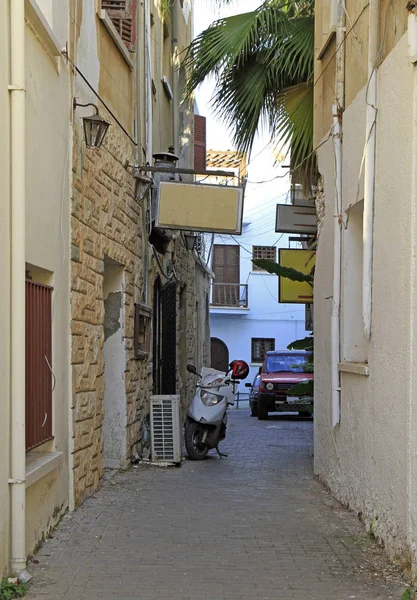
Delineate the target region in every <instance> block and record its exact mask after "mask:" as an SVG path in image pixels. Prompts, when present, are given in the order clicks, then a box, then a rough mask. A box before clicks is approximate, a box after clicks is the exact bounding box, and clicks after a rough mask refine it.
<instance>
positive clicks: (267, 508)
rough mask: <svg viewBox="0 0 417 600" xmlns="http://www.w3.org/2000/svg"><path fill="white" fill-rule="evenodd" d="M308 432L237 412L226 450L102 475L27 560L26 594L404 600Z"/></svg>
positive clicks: (108, 599) (281, 420)
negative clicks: (316, 467)
mask: <svg viewBox="0 0 417 600" xmlns="http://www.w3.org/2000/svg"><path fill="white" fill-rule="evenodd" d="M312 434H313V424H312V423H311V422H310V421H307V420H296V419H294V420H290V419H288V418H287V417H274V416H272V417H271V418H270V419H269V420H268V421H258V420H257V419H251V418H250V417H249V416H248V411H247V409H239V410H238V411H231V414H230V426H229V436H228V438H227V442H226V443H224V444H223V448H224V450H226V451H228V452H229V457H228V458H226V459H223V460H220V459H219V458H218V457H217V456H216V455H215V453H211V456H210V457H209V458H208V459H207V460H205V461H203V462H197V463H195V462H194V463H193V462H190V461H185V462H184V463H183V466H182V467H181V468H180V469H178V468H170V469H163V468H157V467H148V466H139V467H137V468H133V469H132V470H130V471H128V472H124V473H117V474H116V475H114V476H113V477H111V478H108V479H107V482H106V484H105V485H104V487H103V488H102V489H101V490H100V491H99V492H98V493H97V494H96V495H95V496H93V497H92V498H90V499H88V500H87V501H86V502H85V504H84V505H83V506H81V508H80V509H79V510H77V511H76V512H75V513H72V514H69V515H67V516H66V517H65V518H64V519H63V521H62V522H61V524H60V526H59V527H58V529H57V530H56V531H55V533H54V534H53V536H52V537H51V538H50V539H48V540H47V542H46V543H45V544H44V546H43V548H42V549H41V550H40V552H39V554H38V555H37V556H36V557H35V559H34V563H30V564H29V569H30V571H31V572H32V574H33V575H34V580H33V584H32V586H31V591H30V592H29V594H28V597H29V598H30V600H45V598H47V599H49V600H63V599H65V600H75V599H77V600H87V599H88V600H93V599H95V598H101V599H102V600H115V599H119V600H133V599H135V600H151V599H155V600H166V599H168V598H169V599H172V600H191V599H192V600H237V599H242V600H258V599H261V598H262V599H274V600H348V599H352V598H355V600H374V599H375V600H376V599H381V600H382V599H383V600H388V599H389V598H393V599H396V600H399V598H400V597H401V593H402V592H403V591H404V589H405V583H404V582H403V581H402V580H401V577H400V576H399V575H398V573H397V572H396V570H395V569H394V568H393V567H391V566H390V565H389V563H388V562H387V561H386V559H385V557H384V554H383V552H382V550H381V549H380V548H379V547H378V546H377V545H376V544H375V543H374V542H373V541H372V540H371V539H370V538H369V537H368V536H366V534H365V532H364V530H363V528H362V526H361V525H360V523H359V522H358V521H357V519H356V518H355V516H354V515H352V514H351V513H349V512H348V511H346V510H345V509H343V508H342V507H341V506H340V505H339V504H338V503H337V502H335V501H334V500H332V498H331V497H330V496H329V495H328V493H327V492H326V491H325V490H324V489H323V487H322V486H321V485H320V484H319V483H318V482H316V481H315V480H314V479H313V477H312V450H313V447H312ZM37 561H39V562H37Z"/></svg>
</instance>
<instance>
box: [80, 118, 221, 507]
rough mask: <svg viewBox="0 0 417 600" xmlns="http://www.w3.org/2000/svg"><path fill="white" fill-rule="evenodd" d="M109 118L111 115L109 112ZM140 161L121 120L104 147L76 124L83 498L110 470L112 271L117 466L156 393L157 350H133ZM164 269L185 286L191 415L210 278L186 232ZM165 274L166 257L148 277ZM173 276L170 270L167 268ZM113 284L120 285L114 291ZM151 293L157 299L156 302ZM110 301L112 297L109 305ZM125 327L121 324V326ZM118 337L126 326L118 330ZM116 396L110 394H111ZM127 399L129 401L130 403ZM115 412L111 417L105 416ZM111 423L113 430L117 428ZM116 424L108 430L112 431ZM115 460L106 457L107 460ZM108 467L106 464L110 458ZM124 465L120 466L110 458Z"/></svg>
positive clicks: (138, 291)
mask: <svg viewBox="0 0 417 600" xmlns="http://www.w3.org/2000/svg"><path fill="white" fill-rule="evenodd" d="M105 118H108V119H109V120H110V116H109V115H105ZM126 160H130V161H131V160H132V147H131V145H130V142H129V140H128V138H126V137H125V136H124V134H123V132H121V130H120V129H119V128H118V127H117V125H116V124H114V125H113V126H112V127H111V128H110V129H109V132H108V134H107V137H106V140H105V144H104V147H102V148H101V149H100V150H93V149H87V148H86V147H85V145H84V142H83V140H82V137H80V131H75V136H74V153H73V176H74V182H73V185H74V189H73V198H72V210H71V227H72V233H71V316H72V322H71V333H72V335H71V347H72V406H71V408H72V441H73V444H72V446H73V447H72V456H73V481H74V497H75V505H79V504H81V503H82V502H83V501H84V499H85V498H86V497H88V496H89V495H91V494H92V493H93V492H94V491H96V490H97V489H98V487H99V485H100V480H101V478H102V476H103V473H104V465H105V463H104V457H103V449H104V444H105V439H104V434H103V423H104V418H105V411H104V405H105V393H106V392H105V358H104V355H105V352H104V344H105V331H104V325H105V299H106V297H107V296H106V295H105V290H104V287H105V285H104V283H105V281H104V279H105V269H106V266H108V265H110V266H111V265H113V266H116V268H120V269H122V271H123V276H122V285H121V310H120V327H121V328H123V334H122V336H121V340H122V344H123V352H124V365H125V370H124V372H123V373H122V380H123V384H124V390H123V392H122V393H123V394H124V395H125V399H122V398H121V397H119V398H118V401H119V402H120V401H121V400H123V402H122V404H121V407H122V409H123V411H124V406H126V414H123V415H121V416H122V422H123V423H122V426H121V427H123V428H124V430H123V431H121V429H119V431H118V436H116V437H117V440H118V443H119V437H120V434H121V435H122V437H124V440H125V450H124V451H123V452H122V453H121V456H120V461H119V464H118V465H117V466H120V467H126V466H127V465H128V463H129V457H130V456H131V454H133V453H138V454H139V456H140V455H142V450H143V445H148V440H143V436H144V433H145V432H146V423H147V419H146V416H147V415H148V413H149V395H150V393H151V391H152V352H150V353H149V356H148V357H147V359H145V360H135V358H134V348H133V335H134V303H135V302H141V301H143V288H144V275H145V273H144V267H143V265H144V264H146V262H147V261H146V260H143V259H145V257H142V252H143V245H144V244H143V243H142V239H143V235H144V234H143V223H144V219H143V214H142V211H143V210H145V205H146V202H145V201H142V202H141V203H138V201H136V200H135V198H134V195H133V192H134V178H133V177H132V175H131V174H130V173H129V172H128V170H126V168H125V166H124V165H125V161H126ZM159 263H160V264H161V266H162V267H163V268H164V269H166V270H169V272H172V273H173V274H174V277H175V280H176V284H177V287H176V289H177V316H178V318H177V352H176V356H177V393H178V394H180V396H181V404H182V409H183V418H185V412H186V408H187V406H188V404H189V402H190V400H191V398H192V396H193V394H194V389H195V377H194V376H192V375H190V374H189V373H188V372H187V370H186V365H187V364H188V363H195V364H196V366H197V367H198V368H200V367H201V366H202V364H203V363H205V364H208V360H209V335H208V330H207V328H208V321H207V319H208V312H207V307H206V303H207V301H208V300H207V299H208V294H209V284H210V280H209V275H208V273H207V272H206V270H205V269H204V268H203V267H202V266H201V265H200V264H199V263H198V260H197V258H196V256H195V254H194V253H193V252H190V251H188V250H186V248H185V247H184V244H183V241H182V236H181V235H180V234H177V235H176V237H175V239H174V240H172V241H171V242H168V243H167V244H165V253H164V254H163V255H162V254H160V255H159ZM157 273H160V274H161V278H162V281H163V283H164V282H166V281H167V279H166V275H167V273H166V272H165V275H164V274H163V272H162V273H161V268H160V266H159V264H158V261H156V260H155V258H153V259H152V261H151V262H150V270H149V273H148V275H149V282H150V289H151V290H152V285H151V282H153V281H154V278H155V277H156V274H157ZM168 276H169V275H168ZM114 291H115V290H113V289H112V293H113V292H114ZM152 301H153V299H152V297H151V298H149V304H150V306H152ZM107 304H108V303H107ZM117 329H118V327H115V328H114V331H116V330H117ZM119 335H120V331H119ZM111 400H112V399H111V398H110V401H111ZM124 403H125V404H124ZM107 417H109V415H108V414H107ZM111 425H112V424H111V423H110V428H111ZM108 429H109V428H108V427H104V430H105V431H106V435H109V434H108ZM106 460H107V459H106ZM106 464H107V463H106ZM112 466H116V465H112Z"/></svg>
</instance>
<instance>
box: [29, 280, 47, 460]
mask: <svg viewBox="0 0 417 600" xmlns="http://www.w3.org/2000/svg"><path fill="white" fill-rule="evenodd" d="M51 306H52V288H50V287H48V286H46V285H41V284H40V283H34V282H32V281H27V282H26V450H27V451H29V450H31V449H32V448H35V447H36V446H40V445H41V444H43V443H44V442H46V441H48V440H50V439H52V310H51Z"/></svg>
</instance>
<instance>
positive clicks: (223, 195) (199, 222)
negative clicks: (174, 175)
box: [156, 181, 243, 235]
mask: <svg viewBox="0 0 417 600" xmlns="http://www.w3.org/2000/svg"><path fill="white" fill-rule="evenodd" d="M242 216H243V188H242V187H237V186H226V185H205V184H193V183H183V182H175V181H169V182H166V181H163V182H161V183H160V185H159V199H158V207H157V216H156V226H157V227H160V228H163V229H186V230H188V231H207V232H214V233H232V234H233V233H234V234H237V235H240V234H241V233H242Z"/></svg>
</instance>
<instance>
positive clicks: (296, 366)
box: [264, 354, 308, 373]
mask: <svg viewBox="0 0 417 600" xmlns="http://www.w3.org/2000/svg"><path fill="white" fill-rule="evenodd" d="M307 358H308V355H307V354H296V355H293V354H277V355H271V356H267V357H266V360H265V368H264V372H265V373H281V372H287V373H288V372H291V373H303V371H304V369H303V365H305V364H306V362H307Z"/></svg>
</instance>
